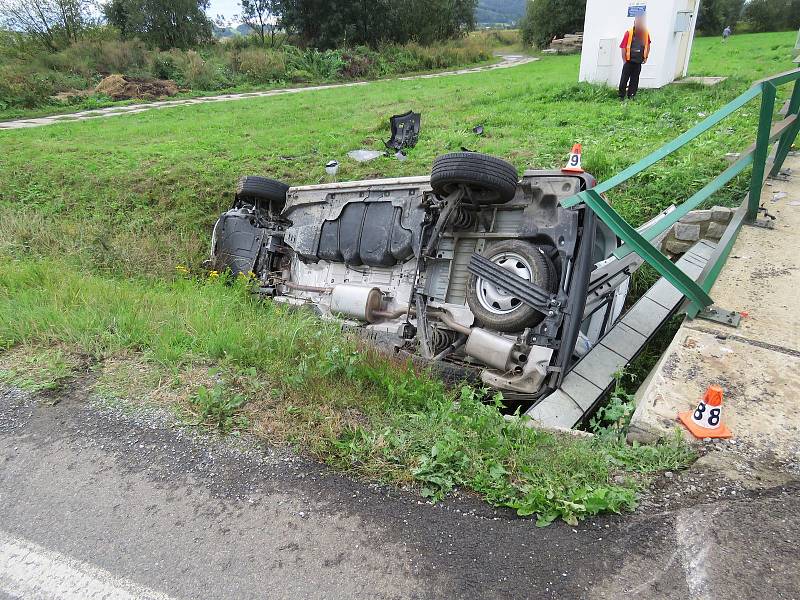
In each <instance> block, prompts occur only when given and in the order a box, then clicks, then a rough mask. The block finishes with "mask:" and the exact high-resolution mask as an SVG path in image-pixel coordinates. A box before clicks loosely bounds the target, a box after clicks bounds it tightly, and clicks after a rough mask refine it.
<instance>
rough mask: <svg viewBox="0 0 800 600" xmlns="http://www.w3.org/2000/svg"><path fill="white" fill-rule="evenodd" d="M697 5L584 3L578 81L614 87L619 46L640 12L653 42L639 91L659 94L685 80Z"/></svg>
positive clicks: (645, 0)
mask: <svg viewBox="0 0 800 600" xmlns="http://www.w3.org/2000/svg"><path fill="white" fill-rule="evenodd" d="M699 8H700V0H588V1H587V2H586V22H585V24H584V29H583V51H582V54H581V71H580V81H588V82H590V83H605V84H607V85H610V86H613V87H616V86H617V85H619V78H620V73H621V72H622V57H621V55H620V49H619V45H620V42H622V36H623V35H624V34H625V31H626V30H628V29H629V28H630V27H631V26H632V25H633V16H628V15H635V14H636V13H638V12H641V11H644V12H645V15H646V17H647V28H648V29H649V31H650V37H651V38H652V39H653V44H652V47H651V48H650V58H649V60H648V61H647V64H645V65H643V66H642V74H641V77H640V82H639V86H640V87H643V88H659V87H662V86H665V85H667V84H668V83H670V82H671V81H674V80H675V79H680V78H681V77H684V76H686V70H687V68H688V66H689V57H690V55H691V53H692V42H693V41H694V26H695V22H696V21H697V11H698V10H699Z"/></svg>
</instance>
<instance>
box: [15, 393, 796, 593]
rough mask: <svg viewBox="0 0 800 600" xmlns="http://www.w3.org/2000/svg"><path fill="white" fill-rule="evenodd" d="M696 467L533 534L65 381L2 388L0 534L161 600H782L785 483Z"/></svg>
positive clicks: (788, 555)
mask: <svg viewBox="0 0 800 600" xmlns="http://www.w3.org/2000/svg"><path fill="white" fill-rule="evenodd" d="M726 451H727V450H713V451H709V455H713V454H714V453H724V452H726ZM703 460H706V459H701V461H700V463H699V464H698V466H696V467H695V468H694V469H693V470H690V471H687V472H685V473H682V474H674V475H673V476H672V477H665V478H663V481H661V480H660V481H659V485H658V486H657V488H656V493H655V494H654V495H653V496H652V497H650V498H646V499H645V501H644V506H643V509H641V510H640V511H638V512H637V513H635V514H633V515H627V516H622V517H603V518H598V519H593V520H589V521H586V522H583V523H581V524H580V526H578V527H575V528H572V527H569V526H567V525H565V524H563V523H557V524H554V525H552V526H550V527H547V528H544V529H537V528H536V527H535V526H534V524H533V522H531V521H530V520H525V519H519V518H516V517H515V516H514V515H513V514H512V513H508V512H503V511H496V510H493V509H491V508H489V507H487V506H486V505H485V504H482V503H481V502H479V501H477V500H475V499H473V498H470V497H468V496H463V495H462V496H456V497H455V498H453V499H451V500H448V501H446V502H444V503H442V504H439V505H436V506H432V505H429V504H426V503H423V502H420V500H419V499H418V496H416V495H414V494H412V493H411V492H406V491H402V490H395V489H390V488H386V487H383V486H378V485H368V484H365V483H363V482H357V481H351V480H349V479H347V478H344V477H341V476H339V475H338V474H336V473H333V472H331V471H330V470H329V469H327V468H325V467H322V466H320V465H318V464H316V463H314V462H310V461H308V460H305V459H303V458H300V457H298V456H296V455H294V454H292V453H291V452H290V451H289V450H285V449H270V448H265V447H263V446H260V445H258V444H255V443H252V442H250V441H248V440H242V439H238V438H233V437H229V438H226V439H220V438H218V437H215V436H210V435H205V434H202V433H200V432H199V431H197V430H194V429H191V428H188V429H187V428H180V427H177V426H176V424H175V420H174V418H173V417H172V416H171V415H170V414H168V413H163V412H158V411H150V410H144V411H143V410H133V409H130V408H125V407H119V406H118V407H109V406H100V405H98V404H96V403H94V402H92V401H90V400H89V399H87V398H86V396H85V393H84V392H82V388H81V386H80V385H79V384H76V385H74V386H73V387H71V388H69V389H68V390H67V391H66V392H64V393H61V394H56V395H52V394H51V395H49V396H47V397H34V396H31V395H28V394H25V393H23V392H20V391H18V390H13V389H6V390H4V391H2V392H1V393H0V464H1V465H2V466H1V467H0V529H2V530H3V532H4V533H5V534H7V535H11V536H15V537H18V538H21V539H25V540H28V541H30V542H32V543H34V544H38V545H39V546H42V547H45V548H47V549H49V550H52V551H54V552H58V553H60V554H62V555H66V556H69V557H71V558H72V559H75V560H78V561H82V562H85V563H88V564H91V565H94V566H95V567H97V568H99V569H103V570H104V571H107V572H109V573H111V574H113V575H114V576H116V577H124V578H126V579H127V580H130V581H131V582H133V583H134V584H136V585H140V586H146V587H147V588H149V589H152V590H157V591H158V592H160V593H163V594H168V595H169V596H170V597H174V598H195V597H203V598H230V597H236V598H339V597H348V598H441V597H450V598H618V597H623V596H624V597H630V598H654V597H658V598H714V597H723V596H724V595H725V594H728V595H730V596H731V597H738V598H751V597H752V598H762V597H770V598H794V597H797V595H798V590H800V569H798V566H800V560H798V556H797V552H796V546H797V543H798V542H799V541H800V500H798V493H797V492H798V490H799V489H800V485H798V481H797V480H796V479H792V478H791V477H788V476H786V477H784V478H783V479H782V480H775V479H773V480H769V481H766V482H765V485H763V486H752V485H750V486H749V487H746V486H743V487H741V488H738V487H737V488H735V489H737V490H739V491H738V492H737V493H736V494H735V495H731V494H730V493H729V491H730V489H728V490H727V491H728V493H726V494H721V495H712V494H710V493H709V492H710V490H712V489H713V488H719V487H721V486H720V482H721V481H725V482H728V481H730V480H729V479H728V476H727V475H726V474H724V473H722V474H720V475H719V477H721V478H722V479H716V478H715V477H716V473H717V472H716V471H708V470H707V467H706V465H705V464H704V462H703ZM709 473H713V474H714V477H710V476H708V474H709ZM684 478H687V479H684ZM689 480H694V483H691V482H690V481H689ZM688 485H695V487H696V491H698V493H697V494H695V495H694V496H691V497H690V499H687V500H686V501H679V502H676V503H671V502H670V501H669V498H667V500H666V502H665V501H664V497H665V496H668V497H672V496H673V494H675V495H677V497H678V498H683V497H684V495H683V494H682V493H681V492H682V490H685V489H686V487H687V486H688ZM722 485H728V487H729V488H730V485H731V484H727V483H723V484H722ZM717 491H719V490H717ZM706 495H707V497H705V496H706ZM687 498H689V497H688V496H687ZM3 569H4V565H3V564H2V562H1V561H0V575H2V573H3ZM742 572H746V573H748V574H749V576H748V581H746V582H743V581H742V579H743V577H742V576H741V573H742ZM737 575H738V576H737ZM2 581H3V579H2V577H0V594H2V593H7V592H8V590H4V589H3V588H2ZM0 597H2V596H0Z"/></svg>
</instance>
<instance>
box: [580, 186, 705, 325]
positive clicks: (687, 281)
mask: <svg viewBox="0 0 800 600" xmlns="http://www.w3.org/2000/svg"><path fill="white" fill-rule="evenodd" d="M574 197H577V198H579V199H580V200H581V201H582V202H585V203H586V205H587V206H588V207H589V208H590V209H592V210H593V211H594V212H595V214H597V216H598V218H599V219H600V220H601V221H603V222H604V223H605V224H606V225H608V226H609V227H610V228H611V231H613V232H614V233H615V234H617V236H618V237H619V238H620V239H621V240H622V241H623V242H624V243H625V244H628V245H629V246H630V247H631V248H633V250H634V252H636V254H638V255H639V256H641V257H642V258H643V259H644V260H645V261H647V263H648V264H649V265H650V266H651V267H653V268H654V269H655V270H656V271H658V273H659V274H660V275H661V276H662V277H664V279H666V280H667V281H669V282H670V283H671V284H672V285H673V286H674V287H675V289H677V290H678V291H680V292H681V293H682V294H683V295H684V296H686V297H687V298H688V299H689V301H690V302H691V303H692V304H693V305H695V306H697V307H698V308H699V309H701V310H702V309H703V308H705V307H706V306H711V305H712V304H713V303H714V301H713V300H712V299H711V297H710V296H709V295H708V293H707V292H706V291H705V290H703V289H702V288H701V287H700V286H699V285H697V283H696V282H695V281H694V280H693V279H692V278H691V277H689V276H688V275H687V274H686V273H684V272H683V271H681V269H680V268H679V267H678V266H676V265H675V263H673V262H672V261H671V260H669V259H668V258H667V257H666V256H664V255H663V254H661V252H660V251H659V250H658V249H657V248H656V247H655V246H653V245H652V244H651V243H650V242H649V241H647V240H646V239H645V238H643V237H642V236H641V234H640V233H638V232H637V231H636V230H635V229H634V228H633V227H631V226H630V225H629V224H628V222H627V221H626V220H625V219H623V218H622V216H621V215H620V214H619V213H618V212H617V211H615V210H614V209H613V208H611V205H610V204H608V203H607V202H606V201H605V200H604V199H603V197H602V196H600V194H598V193H597V190H596V189H588V190H585V191H583V192H579V193H578V194H577V196H574ZM566 200H570V198H567V199H566Z"/></svg>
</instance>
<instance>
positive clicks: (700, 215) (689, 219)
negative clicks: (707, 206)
mask: <svg viewBox="0 0 800 600" xmlns="http://www.w3.org/2000/svg"><path fill="white" fill-rule="evenodd" d="M710 220H711V211H710V210H693V211H692V212H690V213H689V214H688V215H685V216H684V217H681V220H680V221H679V222H680V223H705V222H706V221H710Z"/></svg>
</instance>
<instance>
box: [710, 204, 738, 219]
mask: <svg viewBox="0 0 800 600" xmlns="http://www.w3.org/2000/svg"><path fill="white" fill-rule="evenodd" d="M732 216H733V209H732V208H728V207H727V206H715V207H713V208H712V209H711V220H712V221H716V222H717V223H728V222H729V221H730V220H731V217H732Z"/></svg>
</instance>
